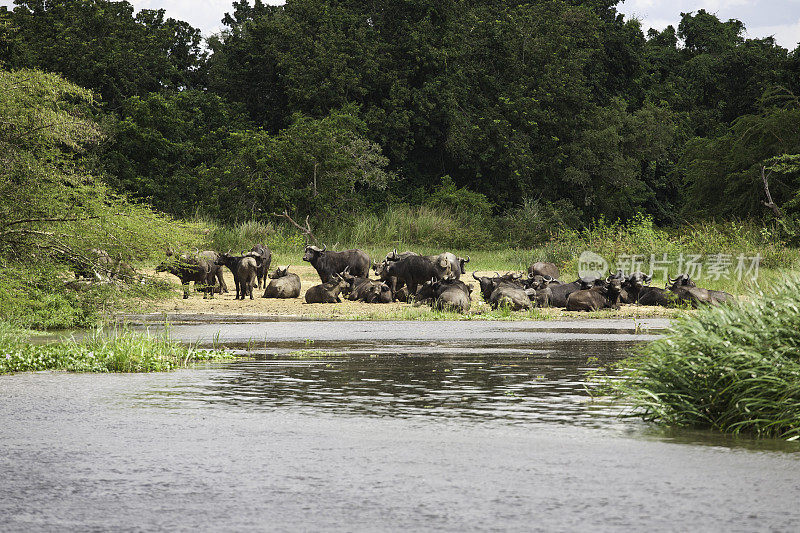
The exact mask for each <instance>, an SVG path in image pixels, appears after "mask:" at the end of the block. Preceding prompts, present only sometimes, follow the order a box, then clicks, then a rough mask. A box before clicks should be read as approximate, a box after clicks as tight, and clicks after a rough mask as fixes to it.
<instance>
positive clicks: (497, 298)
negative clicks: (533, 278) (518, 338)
mask: <svg viewBox="0 0 800 533" xmlns="http://www.w3.org/2000/svg"><path fill="white" fill-rule="evenodd" d="M472 277H473V278H474V279H476V280H477V281H478V283H479V284H480V287H481V294H482V295H483V299H484V301H485V302H487V303H488V304H489V305H490V306H492V309H497V308H498V307H504V306H505V307H508V308H509V309H511V310H512V311H519V310H521V309H530V308H531V300H530V298H529V297H528V294H527V293H526V292H525V287H524V286H523V285H522V283H521V282H520V281H519V279H520V278H521V277H522V274H514V273H511V272H509V273H508V274H505V275H504V276H500V275H499V274H497V275H496V276H494V277H488V276H483V277H479V276H478V275H477V274H476V273H475V272H473V273H472Z"/></svg>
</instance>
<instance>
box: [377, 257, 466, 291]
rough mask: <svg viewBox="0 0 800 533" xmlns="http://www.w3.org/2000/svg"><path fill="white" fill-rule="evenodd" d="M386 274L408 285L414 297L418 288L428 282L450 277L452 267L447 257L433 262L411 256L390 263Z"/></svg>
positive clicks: (425, 258)
mask: <svg viewBox="0 0 800 533" xmlns="http://www.w3.org/2000/svg"><path fill="white" fill-rule="evenodd" d="M386 273H387V274H388V275H389V276H391V277H396V278H397V280H398V282H400V281H402V282H403V283H404V284H405V285H407V286H408V292H409V295H412V296H413V295H415V294H416V293H417V288H418V287H419V286H420V285H421V284H423V283H425V282H426V281H428V280H430V279H437V280H439V279H443V278H446V277H450V275H451V273H452V267H451V265H450V262H449V261H448V260H447V259H446V258H445V257H441V256H437V259H436V260H435V261H432V260H430V259H429V258H427V257H422V256H419V255H410V256H407V257H404V258H403V259H400V260H399V261H394V262H390V263H388V264H387V265H386Z"/></svg>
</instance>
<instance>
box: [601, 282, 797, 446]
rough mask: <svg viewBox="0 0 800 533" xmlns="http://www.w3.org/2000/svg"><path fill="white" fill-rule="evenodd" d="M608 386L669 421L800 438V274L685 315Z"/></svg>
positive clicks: (643, 412)
mask: <svg viewBox="0 0 800 533" xmlns="http://www.w3.org/2000/svg"><path fill="white" fill-rule="evenodd" d="M619 367H620V368H621V369H622V370H621V377H619V378H618V379H617V378H609V379H608V380H607V381H606V387H605V388H606V390H607V391H610V392H611V393H612V394H614V395H616V396H619V397H623V398H626V399H627V400H629V401H630V402H632V405H633V411H632V414H634V415H637V416H640V417H642V418H643V419H644V420H646V421H651V422H656V423H659V424H663V425H668V426H682V427H701V428H713V429H717V430H720V431H724V432H730V433H749V434H754V435H757V436H763V437H780V438H784V439H791V440H794V439H798V438H800V280H798V279H797V278H794V279H788V280H784V281H782V282H781V283H780V284H779V285H778V286H776V287H775V290H774V293H772V294H769V295H765V294H763V293H762V294H760V295H759V296H757V297H755V298H753V299H752V300H750V301H747V302H739V303H735V304H732V305H726V306H720V307H715V308H705V309H703V310H700V311H698V312H697V313H696V314H694V315H692V316H685V317H682V318H680V319H678V320H677V321H676V322H675V323H674V324H673V326H672V327H671V328H670V331H669V333H668V334H667V335H666V336H665V337H664V338H662V339H659V340H656V341H655V342H652V343H650V344H648V345H645V346H643V347H641V348H640V349H639V350H638V353H637V354H636V355H635V356H634V357H632V358H629V359H626V360H625V361H623V362H622V363H621V364H620V365H619Z"/></svg>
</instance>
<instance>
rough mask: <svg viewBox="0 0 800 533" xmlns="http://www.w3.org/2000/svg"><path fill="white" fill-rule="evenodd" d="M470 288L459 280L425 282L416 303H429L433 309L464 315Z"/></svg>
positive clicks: (467, 305) (468, 303) (470, 291)
mask: <svg viewBox="0 0 800 533" xmlns="http://www.w3.org/2000/svg"><path fill="white" fill-rule="evenodd" d="M471 294H472V288H471V287H470V286H469V285H467V284H466V283H464V282H463V281H461V280H457V279H442V280H431V281H428V282H426V283H425V284H424V285H423V286H422V287H421V288H420V289H419V292H418V294H417V297H418V301H429V302H430V303H431V305H432V307H433V308H434V309H440V310H443V311H453V312H456V313H466V312H467V311H469V307H470V304H471V299H470V295H471Z"/></svg>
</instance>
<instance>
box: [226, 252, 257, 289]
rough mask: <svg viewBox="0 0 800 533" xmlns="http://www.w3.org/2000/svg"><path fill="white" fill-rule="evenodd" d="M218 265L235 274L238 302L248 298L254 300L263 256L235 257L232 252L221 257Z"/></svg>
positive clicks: (251, 254)
mask: <svg viewBox="0 0 800 533" xmlns="http://www.w3.org/2000/svg"><path fill="white" fill-rule="evenodd" d="M216 264H217V265H220V266H222V265H224V266H226V267H228V268H229V269H230V271H231V272H232V273H233V282H234V283H235V284H236V298H235V299H236V300H244V299H245V297H246V296H249V297H250V299H251V300H252V299H253V287H255V285H256V283H257V279H258V278H257V274H256V273H257V272H258V268H259V267H260V266H261V254H259V253H257V252H251V253H249V254H246V255H240V256H234V255H231V254H230V252H227V253H224V254H222V255H220V256H219V259H217V261H216Z"/></svg>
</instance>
